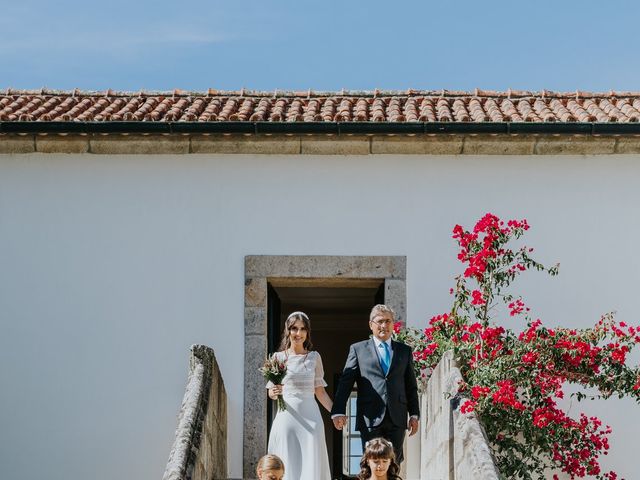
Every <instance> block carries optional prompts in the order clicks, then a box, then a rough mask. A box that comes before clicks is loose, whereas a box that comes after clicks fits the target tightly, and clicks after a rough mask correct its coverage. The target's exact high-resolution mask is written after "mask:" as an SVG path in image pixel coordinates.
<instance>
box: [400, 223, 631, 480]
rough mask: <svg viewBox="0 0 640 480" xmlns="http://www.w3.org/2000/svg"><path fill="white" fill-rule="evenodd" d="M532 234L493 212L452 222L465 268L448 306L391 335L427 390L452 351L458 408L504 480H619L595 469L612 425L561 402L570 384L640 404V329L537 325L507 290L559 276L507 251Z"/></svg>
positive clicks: (522, 250) (522, 249) (524, 250)
mask: <svg viewBox="0 0 640 480" xmlns="http://www.w3.org/2000/svg"><path fill="white" fill-rule="evenodd" d="M528 229H529V224H528V223H527V221H526V220H509V221H507V222H503V221H502V220H500V219H499V218H498V217H497V216H496V215H493V214H491V213H487V214H486V215H484V216H483V217H482V218H480V220H478V222H476V224H475V225H474V226H473V228H472V229H471V230H466V229H465V228H464V227H463V226H461V225H456V226H455V227H454V229H453V234H452V236H453V238H454V240H455V241H456V242H457V244H458V247H459V250H458V253H457V256H458V259H459V260H460V261H461V262H462V264H463V267H462V268H461V273H460V275H458V276H457V277H456V282H455V285H454V288H451V289H450V290H449V292H450V294H451V295H452V296H453V304H452V308H451V310H449V311H448V312H447V313H444V314H441V315H436V316H434V317H433V318H431V320H429V324H428V326H427V327H426V328H424V329H411V328H401V327H400V326H399V325H398V324H396V325H394V332H395V335H396V337H397V338H398V339H400V340H402V341H404V342H405V343H407V344H408V345H410V346H411V347H412V349H413V358H414V367H415V369H416V370H415V373H416V378H417V379H418V382H419V383H420V384H421V385H422V386H423V387H424V386H425V385H426V382H427V381H428V379H429V377H430V375H431V374H432V372H433V371H434V369H435V368H436V366H437V364H438V362H439V361H440V360H441V359H442V355H443V354H444V352H447V351H452V352H453V354H454V358H455V360H456V363H457V364H458V366H459V368H460V370H461V373H462V375H463V377H464V378H465V381H463V382H461V383H460V384H459V385H458V391H457V395H458V396H460V397H462V401H461V405H460V412H461V413H463V414H471V413H473V414H474V415H476V417H477V418H478V419H479V420H480V421H481V422H482V424H483V426H484V429H485V431H486V433H487V438H489V439H490V446H491V447H492V449H493V452H494V454H495V459H496V462H497V467H498V469H499V470H500V472H501V474H502V475H503V476H504V478H519V477H520V476H522V472H531V473H532V477H531V478H535V479H536V480H540V479H542V478H546V477H544V476H543V475H542V474H536V473H534V472H543V471H557V472H564V473H565V474H567V475H568V477H570V478H571V479H575V478H584V477H586V476H590V477H592V478H595V479H597V480H617V478H618V476H617V475H616V473H615V472H607V473H604V472H602V471H601V467H600V464H599V458H600V457H601V456H602V455H606V454H607V452H608V449H609V435H610V433H611V429H610V428H609V427H608V426H604V425H603V424H602V422H601V421H600V420H599V419H598V418H596V417H588V416H586V415H584V414H579V415H577V416H576V415H573V416H571V415H570V414H569V413H568V412H567V411H565V409H564V408H563V406H561V405H559V404H558V403H557V402H558V399H559V398H563V397H564V388H565V386H568V385H571V390H572V391H574V393H573V395H574V396H577V398H578V400H580V399H581V398H586V396H587V395H590V396H591V395H594V393H593V392H595V396H600V397H603V398H609V397H611V396H613V395H616V396H618V395H619V396H625V395H627V396H631V397H633V398H635V399H636V400H640V368H638V367H634V366H629V365H628V364H627V362H628V359H629V358H631V352H632V349H633V347H634V346H636V345H637V344H639V343H640V328H639V327H634V326H629V325H627V324H626V323H624V322H617V321H615V320H614V318H613V315H611V314H606V315H603V316H602V317H601V318H600V319H599V321H598V322H597V324H596V325H595V326H594V327H592V328H584V329H567V328H549V327H546V326H545V325H543V323H542V321H541V320H540V319H535V320H533V319H531V318H530V316H529V315H530V314H529V312H530V309H529V308H528V307H527V306H526V305H525V301H524V300H523V299H522V297H520V295H519V294H513V293H512V292H510V291H509V287H510V285H511V283H512V282H513V281H514V280H515V279H516V278H518V277H519V276H520V275H521V274H522V272H525V271H528V270H536V271H543V272H547V273H548V274H550V275H556V274H557V266H556V267H551V268H547V267H545V266H544V265H542V264H540V263H538V262H536V261H535V260H534V259H532V258H531V257H530V254H531V253H532V252H533V248H530V247H528V246H519V247H517V248H515V249H512V248H511V247H510V245H511V244H512V243H510V242H512V240H517V239H519V238H521V237H522V235H523V234H524V232H525V231H527V230H528ZM496 307H497V308H496ZM501 312H508V313H509V317H516V316H522V317H524V320H525V321H526V326H524V327H519V325H518V322H513V325H514V326H513V327H510V328H505V327H502V326H498V325H497V324H496V322H495V320H496V318H495V317H496V316H497V315H501ZM501 320H502V322H504V320H505V319H504V318H502V319H501ZM576 391H577V393H575V392H576ZM532 445H535V451H536V454H535V455H531V446H532ZM536 475H538V476H536ZM553 478H554V479H556V480H557V479H558V476H557V475H555V476H554V477H553Z"/></svg>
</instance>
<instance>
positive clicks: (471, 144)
mask: <svg viewBox="0 0 640 480" xmlns="http://www.w3.org/2000/svg"><path fill="white" fill-rule="evenodd" d="M535 143H536V140H535V137H531V136H526V135H467V136H466V137H465V138H464V144H463V146H462V153H463V154H464V155H533V149H534V146H535Z"/></svg>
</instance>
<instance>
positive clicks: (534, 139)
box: [0, 133, 640, 155]
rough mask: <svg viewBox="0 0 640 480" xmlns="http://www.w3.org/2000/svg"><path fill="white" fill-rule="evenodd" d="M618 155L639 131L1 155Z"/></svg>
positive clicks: (284, 138) (132, 139) (210, 138)
mask: <svg viewBox="0 0 640 480" xmlns="http://www.w3.org/2000/svg"><path fill="white" fill-rule="evenodd" d="M36 152H37V153H82V154H84V153H89V154H97V155H103V154H109V155H123V154H164V155H166V154H271V155H377V154H382V155H389V154H402V155H612V154H632V153H633V154H638V153H640V138H638V137H637V136H633V135H557V134H554V135H549V134H532V135H525V134H490V135H485V134H468V135H465V134H446V135H445V134H423V135H340V136H336V135H245V134H234V135H227V134H224V135H223V134H135V133H132V134H108V135H105V134H0V154H2V153H9V154H17V153H36Z"/></svg>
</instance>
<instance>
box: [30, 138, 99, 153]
mask: <svg viewBox="0 0 640 480" xmlns="http://www.w3.org/2000/svg"><path fill="white" fill-rule="evenodd" d="M35 139H36V150H37V151H38V152H41V153H87V152H88V151H89V137H88V136H86V135H36V136H35Z"/></svg>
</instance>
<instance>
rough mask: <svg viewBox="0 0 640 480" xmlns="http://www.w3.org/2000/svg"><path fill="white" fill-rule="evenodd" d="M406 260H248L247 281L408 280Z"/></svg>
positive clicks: (290, 257) (360, 258) (259, 257)
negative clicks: (272, 278) (406, 278)
mask: <svg viewBox="0 0 640 480" xmlns="http://www.w3.org/2000/svg"><path fill="white" fill-rule="evenodd" d="M406 265H407V259H406V257H404V256H392V257H382V256H330V255H326V256H304V255H300V256H271V255H252V256H247V257H245V275H246V276H247V277H270V276H271V277H288V278H326V277H339V278H405V277H406Z"/></svg>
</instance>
